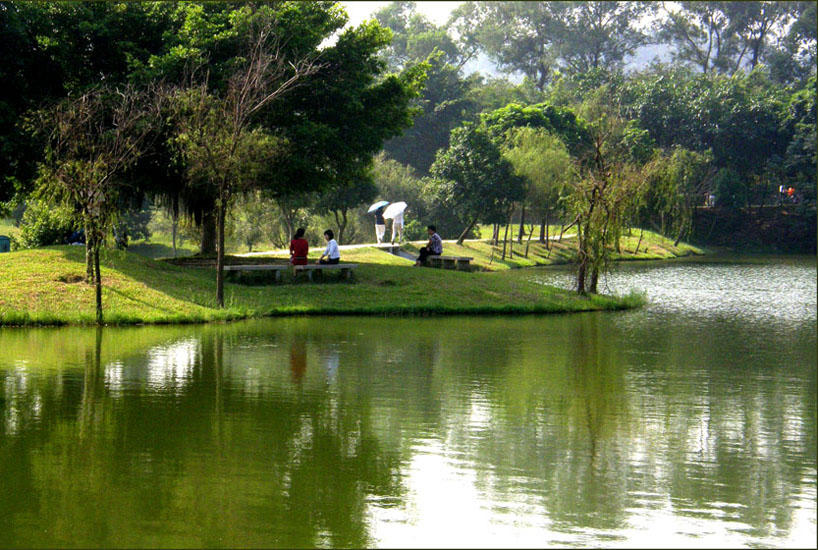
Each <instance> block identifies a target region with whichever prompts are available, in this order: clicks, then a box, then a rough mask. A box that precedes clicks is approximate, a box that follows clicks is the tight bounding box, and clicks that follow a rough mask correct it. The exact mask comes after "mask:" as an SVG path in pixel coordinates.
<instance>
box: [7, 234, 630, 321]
mask: <svg viewBox="0 0 818 550" xmlns="http://www.w3.org/2000/svg"><path fill="white" fill-rule="evenodd" d="M318 255H320V250H318V251H313V252H312V253H311V257H317V256H318ZM101 259H102V277H103V285H104V289H103V303H104V308H105V320H106V322H108V323H117V324H134V323H185V322H199V321H220V320H231V319H239V318H246V317H257V316H274V315H294V314H313V315H315V314H340V313H343V314H353V315H426V314H451V313H469V314H498V313H546V312H564V311H586V310H596V309H620V308H623V307H632V306H633V303H630V302H628V301H627V300H621V299H619V298H615V297H607V296H591V297H582V296H577V295H575V294H574V293H571V292H568V291H565V290H561V289H557V288H554V287H548V286H543V285H539V284H536V283H532V282H529V281H524V280H517V278H514V277H506V276H504V275H503V274H502V273H487V272H472V273H468V272H460V271H452V270H443V269H428V268H417V267H413V266H412V261H410V260H407V259H404V258H401V257H398V256H393V255H391V254H387V253H385V252H383V251H380V250H375V249H371V248H362V249H355V250H349V251H344V252H343V261H344V262H355V263H358V264H359V265H360V267H359V268H358V269H357V270H356V272H355V276H354V278H353V280H352V281H349V282H347V281H341V280H339V279H338V277H337V275H336V274H335V273H330V274H328V275H325V276H324V277H323V278H322V279H323V280H317V281H315V282H307V281H305V280H301V281H294V280H293V276H292V274H291V273H289V272H288V273H287V274H286V275H285V277H284V281H283V282H282V283H279V284H268V285H252V286H251V285H244V284H236V283H232V282H228V283H227V284H226V285H225V305H226V307H225V308H224V309H218V308H216V307H215V305H216V304H215V294H216V292H215V286H216V281H215V279H216V277H215V270H213V269H209V268H204V269H203V268H192V267H180V266H175V265H172V264H170V263H168V262H164V261H156V260H151V259H149V258H144V257H141V256H139V255H137V254H133V253H129V252H121V251H117V250H107V251H105V252H104V253H103V255H102V258H101ZM271 260H273V258H271ZM262 261H263V260H262ZM275 261H283V258H277V259H275ZM84 271H85V266H84V249H83V248H81V247H70V246H56V247H48V248H43V249H36V250H24V251H19V252H12V253H9V254H3V255H2V257H0V324H2V325H32V324H48V325H52V324H90V323H93V322H94V289H93V287H92V286H91V285H88V284H86V283H85V282H84V280H83V274H84Z"/></svg>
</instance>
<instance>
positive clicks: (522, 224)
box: [517, 205, 525, 244]
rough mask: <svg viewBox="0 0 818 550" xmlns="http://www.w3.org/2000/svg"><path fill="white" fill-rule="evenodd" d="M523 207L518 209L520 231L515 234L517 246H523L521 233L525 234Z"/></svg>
mask: <svg viewBox="0 0 818 550" xmlns="http://www.w3.org/2000/svg"><path fill="white" fill-rule="evenodd" d="M524 224H525V205H522V207H521V209H520V230H519V231H518V232H517V244H523V233H525V227H524Z"/></svg>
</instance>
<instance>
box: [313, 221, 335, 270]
mask: <svg viewBox="0 0 818 550" xmlns="http://www.w3.org/2000/svg"><path fill="white" fill-rule="evenodd" d="M324 240H325V241H327V249H326V250H324V253H323V254H321V257H320V258H318V261H317V262H316V263H319V264H323V265H327V264H337V263H338V262H340V261H341V251H340V250H338V243H337V242H335V234H334V233H333V232H332V229H327V230H326V231H324ZM324 256H326V258H327V259H326V260H325V259H324Z"/></svg>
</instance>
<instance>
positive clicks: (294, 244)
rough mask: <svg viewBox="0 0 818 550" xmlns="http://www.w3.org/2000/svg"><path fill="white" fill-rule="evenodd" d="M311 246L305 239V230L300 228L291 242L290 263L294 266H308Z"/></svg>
mask: <svg viewBox="0 0 818 550" xmlns="http://www.w3.org/2000/svg"><path fill="white" fill-rule="evenodd" d="M309 251H310V245H309V243H307V240H306V239H305V238H304V228H303V227H299V228H298V229H297V230H296V231H295V235H293V240H291V241H290V263H291V264H293V265H307V254H308V253H309Z"/></svg>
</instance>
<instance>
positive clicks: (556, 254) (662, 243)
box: [403, 231, 704, 271]
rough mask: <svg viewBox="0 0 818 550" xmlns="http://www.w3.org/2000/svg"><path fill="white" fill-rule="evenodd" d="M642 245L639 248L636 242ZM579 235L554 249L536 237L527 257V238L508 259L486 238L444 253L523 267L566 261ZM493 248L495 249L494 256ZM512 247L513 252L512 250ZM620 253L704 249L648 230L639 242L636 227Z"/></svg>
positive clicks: (666, 254)
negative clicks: (675, 244)
mask: <svg viewBox="0 0 818 550" xmlns="http://www.w3.org/2000/svg"><path fill="white" fill-rule="evenodd" d="M423 244H425V243H417V242H416V243H408V244H406V245H405V246H404V247H403V248H404V249H406V250H407V251H411V252H414V253H417V249H418V247H420V246H423ZM637 244H638V245H639V251H638V252H637V250H636V246H637ZM576 246H577V244H576V237H575V236H573V235H572V236H570V237H567V238H564V239H563V240H562V242H558V241H553V242H552V243H551V249H550V250H549V249H547V248H546V247H545V245H544V244H540V243H539V242H537V241H536V240H533V239H532V241H531V242H530V243H528V257H525V255H524V254H525V250H526V242H525V240H523V242H522V244H517V242H516V241H515V242H514V243H513V247H508V246H507V248H506V259H505V260H501V259H500V257H501V255H502V250H503V245H502V243H501V244H500V246H497V247H492V245H491V244H490V242H489V241H488V240H485V241H482V240H481V241H465V242H464V243H463V245H462V246H458V245H456V244H455V243H454V242H448V241H447V242H445V243H444V244H443V254H444V255H446V256H467V257H472V258H474V260H472V264H473V265H475V266H476V268H478V269H482V270H486V271H502V270H506V269H515V268H520V267H533V266H544V265H558V264H565V263H568V262H570V261H571V260H573V258H574V256H575V255H576ZM492 248H494V253H493V256H492ZM511 250H513V255H512V254H511V253H510V251H511ZM620 250H621V252H620V253H618V254H617V253H614V254H613V259H614V260H618V261H627V260H668V259H672V258H678V257H682V256H688V255H691V254H703V253H704V251H703V250H701V249H700V248H696V247H695V246H691V245H689V244H686V243H679V245H678V246H673V241H671V240H669V239H666V238H664V237H662V236H661V235H659V234H658V233H653V232H651V231H645V232H644V234H643V235H642V241H641V242H639V232H638V231H634V232H633V234H632V235H631V236H627V235H626V236H624V237H622V239H621V240H620Z"/></svg>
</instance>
